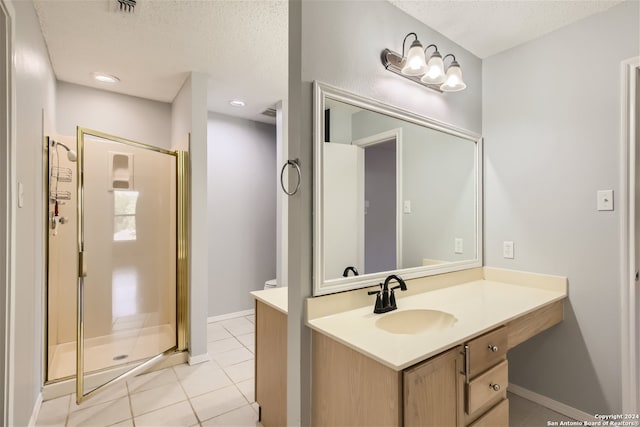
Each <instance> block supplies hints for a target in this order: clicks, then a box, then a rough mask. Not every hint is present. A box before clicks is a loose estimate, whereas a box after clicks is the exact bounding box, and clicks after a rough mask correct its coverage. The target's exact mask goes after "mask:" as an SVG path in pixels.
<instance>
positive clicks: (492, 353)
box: [252, 267, 567, 427]
mask: <svg viewBox="0 0 640 427" xmlns="http://www.w3.org/2000/svg"><path fill="white" fill-rule="evenodd" d="M566 285H567V281H566V278H564V277H559V276H546V275H539V274H534V273H524V272H515V271H510V270H501V269H493V268H487V267H483V268H481V269H472V270H465V271H460V272H454V273H447V274H444V275H441V276H431V277H425V278H420V279H416V280H413V281H410V282H408V283H407V286H408V288H409V290H408V291H407V292H403V293H402V294H400V295H401V296H399V297H398V310H397V311H394V312H391V313H385V314H382V315H377V314H375V315H374V314H373V313H372V306H371V304H372V301H371V296H369V295H368V294H367V290H366V289H363V290H357V291H351V292H343V293H338V294H332V295H326V296H322V297H316V298H309V299H307V300H306V310H305V311H306V317H307V319H306V324H307V326H308V327H310V328H311V333H312V335H311V338H312V366H311V371H312V372H311V375H312V381H311V382H312V385H311V387H312V390H311V406H312V408H311V422H312V425H314V426H338V425H343V426H347V425H349V426H351V425H354V426H355V425H367V426H369V425H370V426H423V427H427V426H444V425H446V426H464V427H467V426H468V427H482V426H501V425H504V426H507V425H508V423H509V401H508V399H507V387H508V383H509V379H508V376H509V372H508V371H509V367H508V361H507V352H508V350H509V349H511V348H513V347H515V346H517V345H518V344H520V343H522V342H524V341H526V340H528V339H530V338H531V337H533V336H534V335H536V334H538V333H540V332H542V331H544V330H545V329H548V328H549V327H551V326H553V325H555V324H558V323H560V322H561V321H562V319H563V304H564V299H565V298H566V297H567V288H566ZM252 295H253V296H254V298H255V299H256V354H255V358H256V359H255V360H256V402H258V404H259V405H260V412H261V421H262V425H264V426H265V427H270V426H282V425H286V424H287V422H286V421H287V420H286V395H287V391H286V377H287V312H288V310H287V308H288V307H287V289H286V288H277V289H273V290H265V291H255V292H252ZM421 310H423V311H424V310H426V311H434V310H435V311H439V312H441V314H446V316H453V318H454V319H455V321H454V322H453V323H452V324H447V326H446V327H441V328H440V329H437V330H435V331H430V330H420V328H415V326H416V325H415V323H416V322H418V321H419V320H416V318H415V317H411V316H409V317H406V316H403V315H402V313H403V312H404V313H407V312H416V311H418V312H419V311H421ZM393 313H396V314H400V315H401V316H400V317H399V318H400V319H404V320H402V321H401V322H400V324H401V325H407V326H408V327H407V328H406V332H396V333H392V332H389V331H388V330H387V329H385V328H383V327H381V324H380V322H379V320H380V319H382V318H385V317H387V316H393ZM446 316H445V317H446ZM411 319H413V320H411ZM383 323H384V324H388V322H386V323H385V322H383Z"/></svg>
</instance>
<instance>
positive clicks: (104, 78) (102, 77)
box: [91, 72, 120, 83]
mask: <svg viewBox="0 0 640 427" xmlns="http://www.w3.org/2000/svg"><path fill="white" fill-rule="evenodd" d="M91 75H92V76H93V78H94V79H95V80H97V81H99V82H102V83H118V82H119V81H120V79H119V78H117V77H116V76H112V75H111V74H105V73H98V72H93V73H91Z"/></svg>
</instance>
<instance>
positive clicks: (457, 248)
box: [453, 237, 462, 254]
mask: <svg viewBox="0 0 640 427" xmlns="http://www.w3.org/2000/svg"><path fill="white" fill-rule="evenodd" d="M453 247H454V249H453V253H456V254H461V253H462V239H461V238H460V237H456V238H455V239H453Z"/></svg>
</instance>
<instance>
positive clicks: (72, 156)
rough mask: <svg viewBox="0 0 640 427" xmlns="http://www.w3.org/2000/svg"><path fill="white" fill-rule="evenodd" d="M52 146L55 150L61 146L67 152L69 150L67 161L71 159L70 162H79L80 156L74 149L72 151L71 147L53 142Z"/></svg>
mask: <svg viewBox="0 0 640 427" xmlns="http://www.w3.org/2000/svg"><path fill="white" fill-rule="evenodd" d="M51 145H52V147H54V148H56V147H57V146H58V145H59V146H61V147H62V148H64V149H65V150H67V159H69V161H70V162H75V161H77V160H78V154H77V153H76V152H75V151H73V150H72V149H70V148H69V147H67V146H66V145H64V144H63V143H62V142H57V141H53V142H52V143H51Z"/></svg>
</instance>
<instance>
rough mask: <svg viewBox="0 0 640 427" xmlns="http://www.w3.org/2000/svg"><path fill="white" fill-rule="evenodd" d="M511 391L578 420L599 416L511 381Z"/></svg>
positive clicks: (594, 419)
mask: <svg viewBox="0 0 640 427" xmlns="http://www.w3.org/2000/svg"><path fill="white" fill-rule="evenodd" d="M509 392H511V393H513V394H515V395H518V396H520V397H523V398H525V399H527V400H530V401H532V402H535V403H537V404H538V405H541V406H544V407H545V408H547V409H551V410H552V411H555V412H557V413H559V414H562V415H564V416H567V417H569V418H573V419H574V420H577V421H596V420H597V418H596V417H594V416H593V415H591V414H588V413H586V412H584V411H581V410H579V409H576V408H574V407H572V406H569V405H565V404H564V403H561V402H558V401H557V400H553V399H551V398H549V397H547V396H543V395H541V394H538V393H536V392H534V391H531V390H527V389H526V388H524V387H520V386H519V385H516V384H511V383H509Z"/></svg>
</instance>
